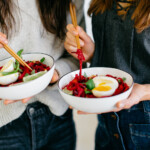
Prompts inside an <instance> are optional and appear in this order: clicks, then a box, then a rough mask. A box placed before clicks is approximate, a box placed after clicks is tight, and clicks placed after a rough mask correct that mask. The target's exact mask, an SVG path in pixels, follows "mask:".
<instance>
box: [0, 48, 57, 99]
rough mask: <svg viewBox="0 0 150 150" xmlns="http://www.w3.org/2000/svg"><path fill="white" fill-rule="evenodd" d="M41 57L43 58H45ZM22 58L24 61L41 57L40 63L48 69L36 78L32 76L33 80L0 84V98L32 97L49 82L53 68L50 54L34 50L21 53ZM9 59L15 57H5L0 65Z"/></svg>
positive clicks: (52, 59) (53, 63)
mask: <svg viewBox="0 0 150 150" xmlns="http://www.w3.org/2000/svg"><path fill="white" fill-rule="evenodd" d="M41 51H42V50H41ZM43 58H45V60H44V59H43ZM22 59H23V60H24V61H25V62H28V61H29V62H31V61H32V62H34V61H35V60H38V61H40V60H42V59H43V60H44V62H42V63H44V64H45V65H46V66H49V67H50V70H49V71H46V73H44V74H43V75H41V76H40V77H38V78H36V79H33V78H32V79H33V80H30V81H29V82H21V83H16V84H11V85H5V86H0V98H1V99H10V100H20V99H24V98H28V97H32V96H35V95H37V94H39V93H40V92H42V91H43V90H44V89H45V88H46V87H47V86H48V85H49V84H50V82H51V79H52V77H53V74H54V69H55V62H54V58H53V57H52V56H50V55H47V54H43V53H37V52H34V53H26V54H22ZM9 60H13V61H14V62H15V59H14V58H12V57H10V58H6V59H4V60H1V61H0V66H4V65H5V64H7V63H8V62H9ZM27 77H28V76H27ZM8 93H9V94H8Z"/></svg>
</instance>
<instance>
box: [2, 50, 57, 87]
mask: <svg viewBox="0 0 150 150" xmlns="http://www.w3.org/2000/svg"><path fill="white" fill-rule="evenodd" d="M30 54H42V55H47V56H49V57H50V58H52V60H53V63H52V66H51V69H52V68H53V67H54V66H55V60H54V58H53V57H52V56H51V55H49V54H45V53H39V52H34V53H24V54H22V56H24V55H30ZM9 58H13V57H11V56H10V57H7V58H4V59H2V60H0V62H1V61H4V60H6V59H9ZM51 69H50V70H49V71H47V72H46V73H45V74H44V75H42V76H40V77H38V78H37V79H39V78H41V77H43V76H45V75H46V74H47V73H49V72H50V71H51ZM35 80H36V79H35ZM35 80H32V81H29V82H25V83H23V82H21V83H23V84H19V83H18V85H17V84H16V85H14V86H6V87H1V86H0V89H11V88H14V87H18V86H23V85H25V84H29V83H32V82H35Z"/></svg>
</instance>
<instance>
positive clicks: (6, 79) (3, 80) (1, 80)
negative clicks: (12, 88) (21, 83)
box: [0, 60, 19, 85]
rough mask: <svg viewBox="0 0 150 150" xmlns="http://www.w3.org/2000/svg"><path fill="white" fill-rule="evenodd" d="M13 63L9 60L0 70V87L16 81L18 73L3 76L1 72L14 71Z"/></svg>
mask: <svg viewBox="0 0 150 150" xmlns="http://www.w3.org/2000/svg"><path fill="white" fill-rule="evenodd" d="M13 63H14V61H13V60H10V61H8V62H7V63H6V64H5V65H4V66H3V68H2V69H1V70H0V85H8V84H11V83H13V82H15V81H17V79H18V77H19V73H18V72H17V73H13V74H10V75H3V72H5V73H6V72H12V71H13V70H14V65H13Z"/></svg>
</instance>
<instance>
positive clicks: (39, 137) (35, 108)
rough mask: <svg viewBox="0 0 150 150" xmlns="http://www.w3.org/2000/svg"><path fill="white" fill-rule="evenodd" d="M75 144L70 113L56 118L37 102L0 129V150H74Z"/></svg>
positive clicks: (69, 111)
mask: <svg viewBox="0 0 150 150" xmlns="http://www.w3.org/2000/svg"><path fill="white" fill-rule="evenodd" d="M75 142H76V135H75V127H74V122H73V120H72V112H71V110H68V111H67V112H66V113H65V114H64V115H63V116H61V117H57V116H55V115H53V114H52V113H51V112H50V111H49V108H48V107H47V106H46V105H44V104H41V103H40V102H35V103H32V104H29V105H28V106H27V108H26V111H25V112H24V113H23V114H22V115H21V116H20V117H19V118H18V119H16V120H14V121H12V122H11V123H9V124H7V125H5V126H3V127H2V128H0V150H75Z"/></svg>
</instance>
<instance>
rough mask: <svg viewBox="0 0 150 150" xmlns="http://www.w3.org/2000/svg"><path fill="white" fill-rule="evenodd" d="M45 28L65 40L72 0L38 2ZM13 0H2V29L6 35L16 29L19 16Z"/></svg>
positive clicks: (0, 20)
mask: <svg viewBox="0 0 150 150" xmlns="http://www.w3.org/2000/svg"><path fill="white" fill-rule="evenodd" d="M36 1H37V7H38V10H39V14H40V17H41V20H42V23H43V26H44V27H45V29H46V30H47V31H48V32H51V33H53V34H55V35H56V37H58V38H60V39H63V38H64V36H65V31H66V22H67V21H66V20H67V11H68V10H69V2H70V0H36ZM14 6H15V4H14V3H13V0H0V29H1V32H3V33H5V34H6V35H8V36H9V35H10V33H11V31H12V30H14V29H15V27H16V20H15V17H14V11H15V15H17V12H16V9H14Z"/></svg>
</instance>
